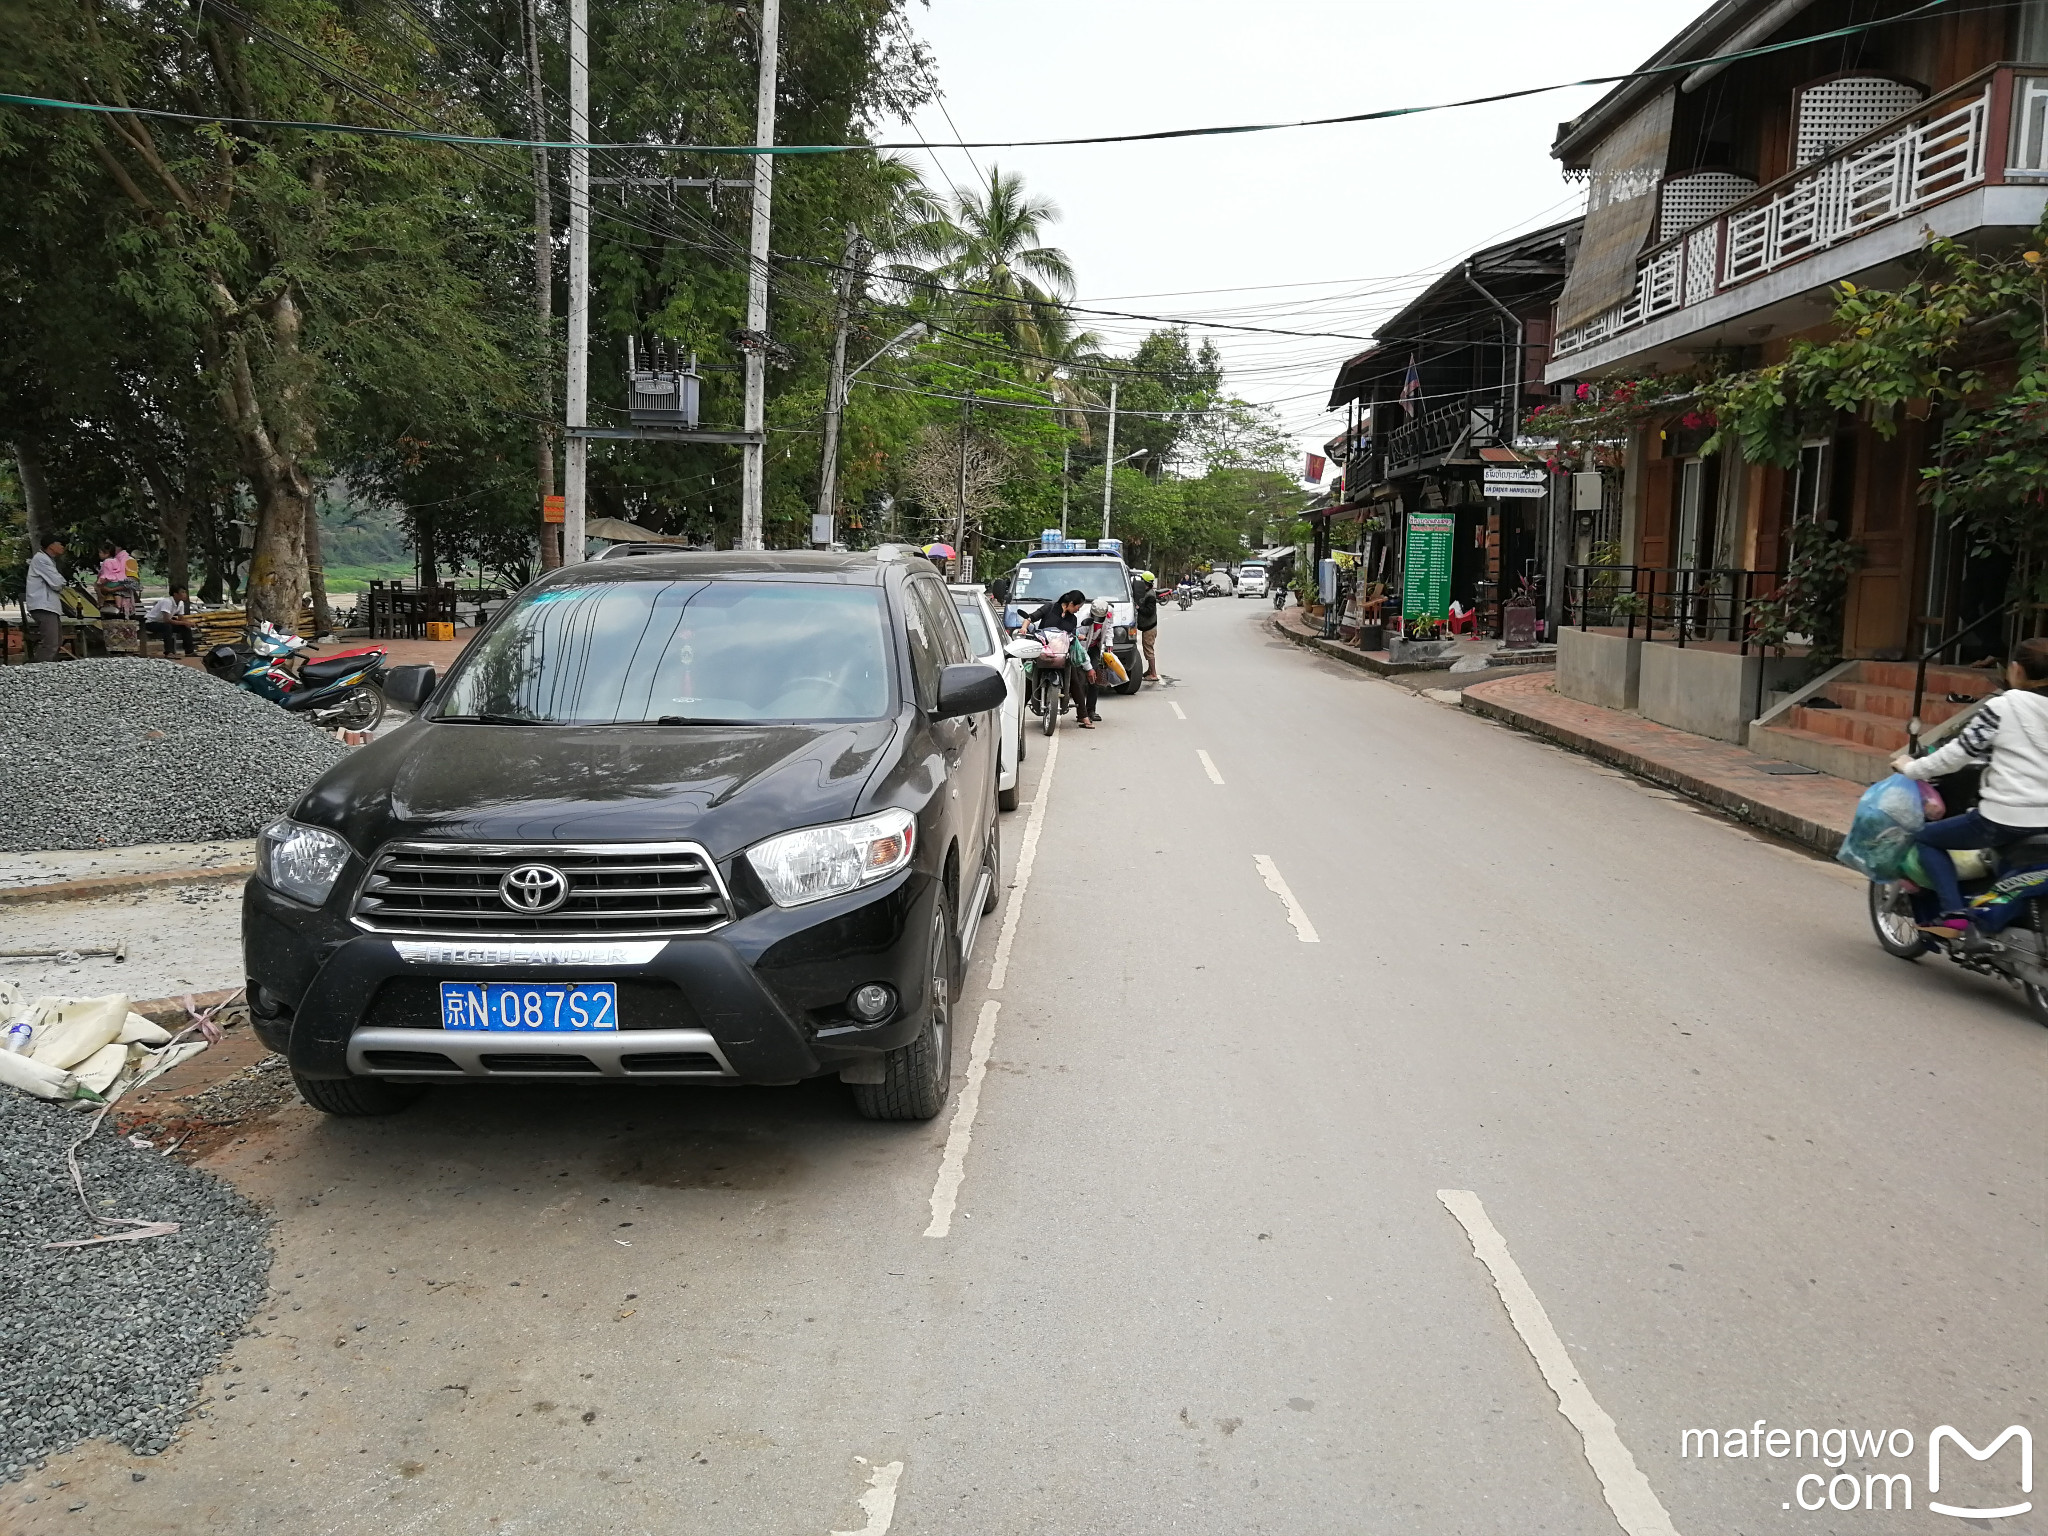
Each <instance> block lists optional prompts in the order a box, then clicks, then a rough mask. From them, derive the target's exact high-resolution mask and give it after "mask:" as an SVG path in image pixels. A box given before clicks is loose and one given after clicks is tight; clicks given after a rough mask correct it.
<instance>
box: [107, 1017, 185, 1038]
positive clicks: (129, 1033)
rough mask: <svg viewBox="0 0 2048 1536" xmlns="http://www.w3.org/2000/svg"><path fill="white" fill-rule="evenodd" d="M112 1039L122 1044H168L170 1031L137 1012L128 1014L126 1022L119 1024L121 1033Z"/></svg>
mask: <svg viewBox="0 0 2048 1536" xmlns="http://www.w3.org/2000/svg"><path fill="white" fill-rule="evenodd" d="M114 1039H115V1040H116V1041H117V1042H118V1043H119V1044H122V1045H147V1046H158V1045H169V1044H170V1043H171V1032H170V1031H169V1030H168V1029H165V1028H164V1027H163V1025H161V1024H157V1023H154V1022H152V1021H151V1020H149V1019H145V1018H144V1017H143V1016H142V1015H141V1014H139V1013H131V1014H129V1015H128V1022H127V1023H125V1024H123V1025H122V1026H121V1033H120V1034H118V1035H116V1036H114Z"/></svg>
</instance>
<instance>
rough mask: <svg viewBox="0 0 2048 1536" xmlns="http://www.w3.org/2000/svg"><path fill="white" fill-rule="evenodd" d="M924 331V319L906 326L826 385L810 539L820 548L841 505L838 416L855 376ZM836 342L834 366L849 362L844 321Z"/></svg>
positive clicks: (842, 412)
mask: <svg viewBox="0 0 2048 1536" xmlns="http://www.w3.org/2000/svg"><path fill="white" fill-rule="evenodd" d="M923 334H924V322H923V321H922V320H918V321H914V322H912V323H911V324H909V325H906V326H905V327H903V329H902V330H900V331H898V332H897V333H896V334H895V335H894V336H892V337H890V338H889V341H888V343H887V344H886V345H885V346H884V347H883V348H882V350H881V351H879V352H877V353H876V354H875V355H874V356H873V357H870V358H869V359H868V360H867V362H866V363H862V364H860V365H859V367H856V368H855V369H854V370H853V371H852V372H851V373H849V374H847V375H846V376H845V377H844V378H837V379H833V380H832V381H831V382H830V383H829V384H828V385H827V389H826V397H825V446H824V451H823V453H822V454H821V455H820V456H819V466H818V515H817V516H816V517H814V518H812V519H811V542H812V543H813V544H816V545H818V546H819V547H820V548H823V547H824V545H825V544H826V543H827V542H829V541H830V539H831V537H832V519H833V515H834V512H835V510H836V509H837V507H838V505H839V418H840V417H841V416H842V415H843V414H844V413H845V411H846V396H847V392H848V391H849V390H850V389H852V387H853V381H854V378H855V376H856V375H857V374H859V373H860V371H861V369H862V368H865V367H867V366H868V364H869V363H873V362H876V361H879V360H880V359H881V358H884V357H887V356H888V355H889V354H890V353H891V352H893V351H894V350H895V349H896V348H897V347H899V346H901V345H902V344H903V343H904V342H906V341H908V340H909V339H910V338H911V337H913V336H922V335H923ZM836 345H837V349H838V350H837V351H836V352H835V354H834V356H833V366H834V367H835V368H837V367H838V366H839V365H840V364H842V363H844V362H845V361H846V326H845V324H844V322H843V321H842V323H841V324H840V327H839V340H838V342H837V344H836Z"/></svg>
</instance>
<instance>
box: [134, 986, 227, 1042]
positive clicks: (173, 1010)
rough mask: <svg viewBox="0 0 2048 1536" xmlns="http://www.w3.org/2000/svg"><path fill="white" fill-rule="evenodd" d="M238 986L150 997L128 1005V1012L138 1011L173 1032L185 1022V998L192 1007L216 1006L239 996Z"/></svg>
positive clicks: (152, 1021)
mask: <svg viewBox="0 0 2048 1536" xmlns="http://www.w3.org/2000/svg"><path fill="white" fill-rule="evenodd" d="M241 995H242V989H241V988H240V987H222V988H221V989H220V990H219V991H217V992H190V993H187V992H181V993H179V994H178V995H177V996H176V997H151V998H145V999H143V1000H142V1001H140V1002H133V1003H130V1004H129V1005H128V1011H129V1012H130V1013H139V1014H141V1015H142V1016H143V1017H144V1018H145V1019H148V1020H149V1021H150V1022H151V1023H153V1024H161V1025H163V1027H164V1028H165V1029H168V1030H171V1031H173V1032H175V1031H177V1030H179V1029H181V1028H183V1027H184V1025H185V1024H186V1022H187V1010H186V1007H185V999H186V998H187V997H190V998H191V999H192V1006H193V1007H194V1008H216V1007H218V1006H220V1004H222V1003H224V1002H226V1001H227V1000H228V999H229V998H232V997H240V996H241Z"/></svg>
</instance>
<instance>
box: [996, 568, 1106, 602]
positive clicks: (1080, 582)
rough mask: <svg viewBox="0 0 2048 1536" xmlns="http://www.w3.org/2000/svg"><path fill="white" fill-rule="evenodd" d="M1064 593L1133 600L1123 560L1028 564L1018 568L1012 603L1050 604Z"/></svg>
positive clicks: (1011, 591)
mask: <svg viewBox="0 0 2048 1536" xmlns="http://www.w3.org/2000/svg"><path fill="white" fill-rule="evenodd" d="M1062 592H1079V593H1080V594H1081V595H1082V596H1083V597H1085V598H1089V599H1091V600H1092V599H1094V598H1098V597H1106V598H1109V599H1111V600H1112V601H1114V602H1119V603H1122V602H1127V601H1129V600H1130V596H1131V589H1130V573H1129V572H1128V571H1126V570H1125V569H1124V566H1123V562H1122V561H1120V560H1045V561H1040V562H1037V563H1035V564H1034V563H1033V562H1030V561H1026V562H1025V563H1024V564H1023V565H1020V566H1018V567H1017V574H1016V576H1015V577H1014V578H1013V580H1012V581H1011V584H1010V601H1011V602H1013V603H1021V602H1024V601H1025V600H1027V599H1031V600H1034V601H1037V602H1040V603H1048V602H1051V601H1052V600H1053V599H1054V598H1056V597H1058V596H1059V595H1060V594H1061V593H1062Z"/></svg>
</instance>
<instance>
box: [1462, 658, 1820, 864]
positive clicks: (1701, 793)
mask: <svg viewBox="0 0 2048 1536" xmlns="http://www.w3.org/2000/svg"><path fill="white" fill-rule="evenodd" d="M1461 703H1462V707H1463V708H1465V709H1467V710H1470V711H1471V712H1472V713H1473V714H1475V715H1481V716H1484V717H1485V718H1487V719H1489V720H1495V721H1498V722H1499V723H1501V724H1502V725H1507V726H1512V727H1514V729H1516V730H1518V731H1525V732H1527V733H1528V734H1529V735H1532V736H1541V737H1543V738H1544V739H1545V740H1546V741H1553V742H1556V743H1557V744H1558V745H1559V746H1562V747H1569V748H1570V749H1571V750H1572V751H1574V752H1578V753H1582V754H1584V755H1585V756H1587V757H1591V758H1597V759H1598V760H1599V761H1601V762H1603V763H1609V764H1612V765H1613V766H1614V767H1616V768H1620V769H1623V770H1625V771H1627V772H1629V773H1632V774H1634V775H1635V776H1636V777H1637V778H1639V779H1647V780H1648V781H1649V782H1650V783H1652V784H1658V785H1661V786H1663V787H1664V788H1666V789H1674V790H1677V791H1678V793H1680V794H1682V795H1684V796H1685V797H1686V798H1687V799H1690V800H1697V801H1699V802H1701V803H1702V804H1703V805H1709V806H1712V807H1713V808H1714V809H1715V810H1717V811H1724V812H1726V813H1727V814H1728V815H1730V816H1733V817H1735V818H1736V819H1737V820H1738V821H1745V822H1748V823H1749V824H1750V825H1752V826H1757V827H1762V828H1764V829H1765V830H1766V831H1770V832H1776V833H1778V834H1780V835H1781V836H1784V837H1789V838H1791V839H1792V840H1793V841H1794V842H1797V843H1799V844H1801V845H1802V846H1804V847H1807V848H1810V849H1812V850H1813V851H1814V852H1815V853H1819V854H1824V855H1826V856H1827V857H1829V858H1833V857H1834V854H1835V850H1836V849H1838V848H1840V847H1841V846H1842V837H1843V829H1842V828H1840V827H1831V826H1827V825H1825V824H1823V823H1821V822H1818V821H1814V820H1812V819H1811V818H1810V817H1805V816H1801V815H1799V814H1798V813H1797V812H1794V811H1788V810H1786V809H1784V808H1783V807H1780V806H1773V805H1765V804H1761V803H1759V802H1758V801H1756V800H1754V799H1752V798H1750V797H1749V796H1747V795H1744V794H1742V793H1741V792H1740V791H1739V790H1736V789H1732V788H1730V787H1728V786H1726V785H1722V784H1716V783H1714V782H1713V781H1711V780H1709V779H1703V778H1700V777H1698V776H1697V775H1694V774H1690V773H1687V772H1685V771H1684V770H1683V769H1680V768H1675V767H1673V766H1672V765H1670V764H1669V763H1660V762H1658V761H1657V760H1655V759H1654V758H1649V757H1645V756H1643V755H1642V754H1640V753H1637V752H1631V751H1629V750H1628V749H1627V748H1626V747H1622V746H1618V745H1616V744H1615V743H1613V742H1609V741H1602V740H1600V739H1599V738H1598V737H1596V736H1588V735H1586V734H1584V733H1583V732H1580V731H1575V730H1573V729H1572V728H1571V727H1570V726H1568V725H1564V724H1561V723H1559V722H1557V721H1554V720H1544V719H1541V718H1539V717H1537V716H1535V715H1530V714H1525V713H1523V712H1522V711H1521V710H1518V709H1516V708H1515V707H1514V706H1513V705H1510V704H1503V703H1500V702H1498V701H1497V700H1494V699H1490V698H1487V697H1485V696H1484V695H1483V694H1481V693H1479V692H1477V691H1475V690H1474V689H1471V688H1468V689H1466V690H1465V692H1464V695H1463V698H1462V701H1461Z"/></svg>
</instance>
